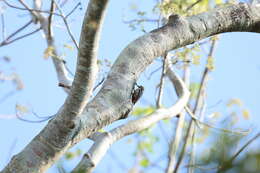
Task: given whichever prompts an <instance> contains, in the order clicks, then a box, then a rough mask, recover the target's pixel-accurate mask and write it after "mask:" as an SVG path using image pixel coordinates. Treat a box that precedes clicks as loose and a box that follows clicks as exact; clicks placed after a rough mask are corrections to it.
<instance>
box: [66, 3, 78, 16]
mask: <svg viewBox="0 0 260 173" xmlns="http://www.w3.org/2000/svg"><path fill="white" fill-rule="evenodd" d="M79 6H81V2H78V3H77V5H76V6H75V7H74V8H73V9H72V10H71V11H70V12H69V13H68V14H67V15H66V16H65V19H67V18H68V17H69V16H70V15H71V14H72V13H73V12H74V11H75V10H76V9H77V8H78V7H79Z"/></svg>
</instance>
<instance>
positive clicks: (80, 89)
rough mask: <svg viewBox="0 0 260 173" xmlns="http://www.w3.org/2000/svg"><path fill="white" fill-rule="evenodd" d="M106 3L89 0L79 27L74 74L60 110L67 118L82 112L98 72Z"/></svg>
mask: <svg viewBox="0 0 260 173" xmlns="http://www.w3.org/2000/svg"><path fill="white" fill-rule="evenodd" d="M107 4H108V0H91V1H89V5H88V9H87V11H86V14H85V17H84V21H83V24H82V29H81V36H80V43H79V52H78V62H77V69H76V75H75V79H74V81H73V84H72V88H71V92H70V95H69V97H68V98H67V99H66V101H65V104H64V109H63V111H62V114H64V115H65V116H66V117H68V120H70V119H71V117H74V116H77V115H79V114H80V113H82V111H83V109H84V108H85V106H86V104H87V102H88V99H89V97H90V96H91V93H92V90H93V85H94V83H95V80H96V75H97V72H98V66H97V51H98V42H99V37H100V30H101V27H102V24H103V20H104V16H105V14H104V13H105V10H106V7H107Z"/></svg>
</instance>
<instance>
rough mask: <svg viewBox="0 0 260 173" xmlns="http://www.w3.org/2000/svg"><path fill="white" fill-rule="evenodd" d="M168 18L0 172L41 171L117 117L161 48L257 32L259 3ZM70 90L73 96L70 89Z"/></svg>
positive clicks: (128, 49)
mask: <svg viewBox="0 0 260 173" xmlns="http://www.w3.org/2000/svg"><path fill="white" fill-rule="evenodd" d="M171 19H172V20H170V22H169V23H168V24H167V25H165V26H163V27H161V28H159V29H156V30H154V31H152V32H150V33H148V34H146V35H144V36H142V37H139V38H138V39H136V40H135V41H133V42H132V43H130V44H129V45H128V46H127V47H126V48H125V49H124V50H123V51H122V52H121V54H120V55H119V57H118V59H117V60H116V62H115V63H114V65H113V66H112V69H111V71H110V72H109V75H108V77H107V79H106V81H105V82H104V84H103V86H102V88H101V90H100V91H99V93H98V94H97V95H96V96H95V97H94V98H93V100H92V101H91V102H89V103H88V105H87V106H86V108H85V109H84V111H83V112H82V114H81V115H80V116H75V115H77V114H78V112H76V113H74V115H73V116H71V115H68V112H71V110H69V107H68V106H65V107H67V110H69V111H68V112H67V113H65V112H64V110H63V113H62V114H61V111H59V112H58V113H57V116H56V117H54V118H53V119H52V120H51V121H50V122H49V123H48V125H47V126H46V127H45V128H44V129H43V130H42V131H41V132H40V133H39V134H38V135H37V136H36V137H35V138H34V139H33V140H32V141H31V142H30V143H29V144H28V145H27V146H26V147H25V148H24V149H23V150H22V151H21V152H20V153H18V154H17V155H15V156H14V157H13V158H12V160H11V161H10V162H9V164H8V165H7V166H6V167H5V168H4V170H3V171H2V172H1V173H13V172H19V173H27V172H30V173H41V172H44V171H45V170H46V169H47V168H49V167H50V166H51V165H52V164H53V163H54V162H55V161H56V160H57V159H58V158H60V157H61V156H62V155H63V154H64V153H65V152H66V151H67V150H68V149H69V148H70V147H71V146H73V145H75V144H76V143H78V142H80V141H81V140H83V139H85V138H87V137H89V136H90V135H91V134H93V133H94V132H96V131H97V130H98V129H101V128H102V127H104V126H106V125H108V124H111V123H112V122H114V121H116V120H118V119H120V118H121V117H122V115H123V114H125V113H126V112H128V111H129V104H130V105H132V103H131V99H130V97H131V92H132V90H133V86H134V83H135V81H136V80H137V79H138V77H139V76H140V74H141V73H142V72H143V71H144V70H145V68H146V67H147V66H148V65H149V64H151V63H152V62H153V60H154V59H155V58H156V57H158V56H162V55H163V54H164V53H165V52H167V51H170V50H173V49H176V48H179V47H182V46H185V45H188V44H191V43H194V42H195V41H198V40H201V39H204V38H206V37H209V36H212V35H215V34H219V33H224V32H234V31H243V32H258V33H259V32H260V27H259V26H260V6H259V5H258V6H257V5H256V6H251V5H248V4H238V5H231V6H225V7H222V8H219V9H215V10H212V11H209V12H206V13H202V14H199V15H195V16H191V17H187V18H181V17H178V16H176V15H174V16H172V17H171ZM79 46H80V48H81V46H84V45H81V43H80V45H79ZM79 62H80V61H79ZM78 64H80V63H78ZM78 68H79V67H78ZM79 81H80V80H79ZM75 85H76V84H75ZM74 88H75V86H74ZM72 90H73V89H72ZM79 91H80V92H81V90H79ZM72 93H73V94H74V93H75V94H76V95H77V93H76V90H75V89H74V91H73V92H72ZM79 102H80V101H79ZM71 104H73V103H71ZM81 106H83V105H80V107H81ZM76 108H78V105H76V106H75V107H74V108H73V109H72V110H78V109H76ZM66 117H69V119H70V122H69V123H67V122H66V121H65V120H66ZM72 117H74V118H72ZM72 120H73V121H72Z"/></svg>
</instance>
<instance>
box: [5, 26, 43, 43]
mask: <svg viewBox="0 0 260 173" xmlns="http://www.w3.org/2000/svg"><path fill="white" fill-rule="evenodd" d="M41 29H42V28H38V29H36V30H34V31H32V32H29V33H27V34H24V35H22V36H19V37H17V38H15V39H13V40H5V41H3V42H2V43H0V47H1V46H6V45H8V44H11V43H13V42H15V41H18V40H21V39H23V38H26V37H28V36H30V35H33V34H35V33H36V32H38V31H40V30H41Z"/></svg>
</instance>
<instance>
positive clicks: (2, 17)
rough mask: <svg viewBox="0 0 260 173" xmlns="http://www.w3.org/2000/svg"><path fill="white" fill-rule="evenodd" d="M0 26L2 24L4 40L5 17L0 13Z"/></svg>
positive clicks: (3, 37)
mask: <svg viewBox="0 0 260 173" xmlns="http://www.w3.org/2000/svg"><path fill="white" fill-rule="evenodd" d="M1 24H2V39H3V40H5V17H4V14H3V13H1Z"/></svg>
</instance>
